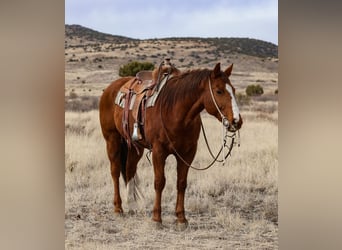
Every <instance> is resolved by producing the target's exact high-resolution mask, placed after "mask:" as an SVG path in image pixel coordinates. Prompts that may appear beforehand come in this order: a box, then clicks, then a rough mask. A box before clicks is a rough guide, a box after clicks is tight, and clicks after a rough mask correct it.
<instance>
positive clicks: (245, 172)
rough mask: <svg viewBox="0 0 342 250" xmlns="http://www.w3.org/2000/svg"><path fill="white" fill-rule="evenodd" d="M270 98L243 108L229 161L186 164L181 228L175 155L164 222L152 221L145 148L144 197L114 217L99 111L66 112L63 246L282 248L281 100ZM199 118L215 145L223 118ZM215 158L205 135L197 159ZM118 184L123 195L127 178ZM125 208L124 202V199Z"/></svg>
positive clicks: (169, 167) (142, 165)
mask: <svg viewBox="0 0 342 250" xmlns="http://www.w3.org/2000/svg"><path fill="white" fill-rule="evenodd" d="M262 105H263V106H262ZM267 105H270V106H272V105H275V104H274V102H273V103H269V104H265V103H264V104H261V106H260V107H259V108H260V110H255V109H253V108H244V109H243V110H242V116H243V117H244V124H243V128H242V129H241V146H240V147H239V148H238V147H235V148H234V149H233V151H232V156H231V157H229V158H228V161H227V162H226V164H225V166H223V165H222V164H221V163H216V164H214V165H213V166H212V167H211V168H210V169H208V170H206V171H196V170H193V169H191V170H190V171H189V176H188V188H187V191H186V198H185V209H186V216H187V217H188V220H189V228H188V229H187V230H186V231H185V232H177V231H176V230H175V228H174V226H173V221H174V219H175V217H174V209H175V202H176V161H175V158H174V157H173V156H170V157H169V158H168V159H167V162H166V186H165V189H164V192H163V198H162V209H163V214H162V216H163V224H164V225H165V228H164V229H163V230H154V228H151V225H150V218H151V210H152V206H153V200H154V188H153V187H154V184H153V178H154V177H153V167H152V166H151V165H150V163H149V162H148V160H147V159H146V157H145V156H144V157H143V158H142V160H141V161H140V163H139V166H138V175H139V177H140V186H141V189H142V190H143V192H144V199H143V200H142V201H140V202H139V208H138V211H137V214H135V215H132V216H128V215H126V216H124V217H123V218H121V217H119V218H118V217H114V215H113V214H112V210H113V204H112V201H113V187H112V186H113V185H112V180H111V176H110V171H109V161H108V159H107V155H106V151H105V148H106V147H105V141H104V139H103V138H102V134H101V130H100V125H99V120H98V111H95V110H94V111H90V112H84V113H77V112H66V113H65V127H66V128H65V229H66V235H65V239H66V243H65V244H66V248H67V249H114V248H115V249H121V248H123V249H127V248H128V249H130V248H138V249H148V248H171V249H173V248H189V249H208V248H213V247H214V248H215V247H216V248H227V247H228V249H274V248H277V246H278V236H277V231H278V226H277V224H278V213H277V193H278V191H277V190H278V188H277V178H278V128H277V120H278V116H277V105H276V108H269V107H268V106H267ZM254 107H255V106H254ZM202 120H203V123H204V126H205V128H206V132H207V135H208V139H209V143H210V145H211V146H212V148H213V151H214V152H217V151H218V149H219V147H220V141H221V140H222V138H221V132H220V131H221V125H220V123H219V122H218V121H217V120H216V119H215V118H213V117H211V116H209V115H207V114H203V115H202ZM145 152H146V151H145ZM210 161H211V158H210V156H209V153H208V152H207V149H206V146H205V142H204V140H203V136H202V135H201V137H200V140H199V147H198V152H197V154H196V157H195V160H194V162H193V165H194V166H196V167H205V166H206V165H207V164H208V163H209V162H210ZM121 180H122V179H121ZM120 188H121V197H122V199H123V201H125V199H126V192H125V186H124V184H123V181H121V185H120ZM123 209H124V210H125V209H127V206H126V203H125V202H124V203H123Z"/></svg>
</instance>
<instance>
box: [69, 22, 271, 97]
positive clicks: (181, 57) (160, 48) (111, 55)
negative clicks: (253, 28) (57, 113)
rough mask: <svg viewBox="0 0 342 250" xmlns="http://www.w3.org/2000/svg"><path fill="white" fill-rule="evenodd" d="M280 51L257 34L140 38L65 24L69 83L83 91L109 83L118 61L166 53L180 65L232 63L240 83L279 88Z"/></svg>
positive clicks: (186, 67) (185, 67)
mask: <svg viewBox="0 0 342 250" xmlns="http://www.w3.org/2000/svg"><path fill="white" fill-rule="evenodd" d="M277 54H278V46H276V45H274V44H272V43H268V42H264V41H260V40H256V39H248V38H193V37H178V38H175V37H173V38H163V39H145V40H139V39H132V38H128V37H124V36H118V35H111V34H104V33H101V32H98V31H95V30H92V29H89V28H86V27H82V26H80V25H65V83H66V84H73V85H74V84H80V87H81V86H82V93H83V92H84V93H86V92H85V91H86V90H85V88H86V86H87V87H88V84H90V85H92V84H96V85H99V84H103V85H106V84H109V83H110V82H111V81H113V80H114V79H116V78H118V77H119V68H120V66H122V65H124V64H126V63H128V62H131V61H140V62H151V63H153V64H154V65H155V66H156V65H159V64H160V62H162V61H163V59H164V58H165V57H170V58H171V61H172V63H173V64H175V66H176V67H177V68H179V69H180V70H189V69H192V68H212V67H214V66H215V64H216V63H218V62H221V64H222V67H227V66H228V65H230V64H231V63H234V71H233V80H234V81H235V82H236V85H237V86H238V88H240V87H241V88H245V87H246V86H247V85H248V84H251V83H255V82H256V81H261V80H262V81H265V83H264V84H263V86H264V87H267V88H268V87H269V86H272V89H275V88H277V87H276V86H274V85H275V83H277V71H278V56H277ZM260 74H267V76H261V75H260ZM90 85H89V86H90ZM75 87H76V86H75V85H74V86H73V87H71V88H75ZM100 89H102V87H101V88H100V87H99V90H100ZM92 93H94V92H92ZM94 94H95V93H94Z"/></svg>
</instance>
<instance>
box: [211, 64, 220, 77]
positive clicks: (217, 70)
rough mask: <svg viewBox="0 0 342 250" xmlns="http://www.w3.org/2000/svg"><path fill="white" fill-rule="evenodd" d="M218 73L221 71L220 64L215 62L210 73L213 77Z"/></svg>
mask: <svg viewBox="0 0 342 250" xmlns="http://www.w3.org/2000/svg"><path fill="white" fill-rule="evenodd" d="M220 73H221V64H220V63H217V64H216V65H215V68H214V70H213V73H212V74H213V77H214V78H215V77H217V76H219V75H220Z"/></svg>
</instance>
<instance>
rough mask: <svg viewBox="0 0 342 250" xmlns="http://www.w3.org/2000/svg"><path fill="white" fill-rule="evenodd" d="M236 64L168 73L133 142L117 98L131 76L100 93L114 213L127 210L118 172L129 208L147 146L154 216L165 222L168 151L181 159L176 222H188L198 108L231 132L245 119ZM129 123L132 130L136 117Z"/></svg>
mask: <svg viewBox="0 0 342 250" xmlns="http://www.w3.org/2000/svg"><path fill="white" fill-rule="evenodd" d="M232 69H233V64H231V65H230V66H229V67H227V69H226V70H224V71H222V70H221V65H220V63H217V64H216V65H215V67H214V69H212V70H210V69H193V70H189V71H186V72H182V73H180V74H178V75H176V76H173V77H171V78H170V79H168V81H167V82H166V84H165V86H164V87H163V88H162V89H161V91H160V94H159V96H158V98H157V100H156V102H155V105H154V106H153V107H149V108H147V109H146V114H145V117H146V118H145V124H144V137H143V138H142V139H141V140H139V141H138V142H135V147H128V145H127V141H126V140H125V139H124V131H123V125H122V116H123V108H121V107H119V106H118V105H116V104H114V100H115V98H116V95H117V93H118V91H119V89H120V88H121V86H123V85H124V84H125V83H126V82H127V81H129V80H130V79H131V78H130V77H123V78H119V79H118V80H116V81H114V82H112V83H111V84H110V85H109V86H108V87H107V88H106V89H105V91H104V92H103V94H102V96H101V99H100V104H99V118H100V124H101V129H102V134H103V136H104V139H105V141H106V147H107V154H108V158H109V161H110V169H111V176H112V179H113V184H114V202H113V203H114V213H115V214H122V213H123V209H122V200H121V197H120V190H119V177H120V173H121V174H122V175H123V179H124V181H125V183H126V186H127V202H128V207H129V210H130V209H131V208H130V206H131V203H132V200H134V198H132V196H134V194H133V193H134V192H133V191H132V190H133V189H135V188H136V187H135V176H136V170H137V164H138V162H139V160H140V159H141V157H142V155H143V151H144V148H147V149H149V150H151V151H152V163H153V169H154V189H155V199H154V205H153V211H152V221H154V222H155V223H156V224H157V225H160V226H162V218H161V198H162V192H163V189H164V187H165V181H166V180H165V174H164V168H165V162H166V158H167V157H168V156H169V155H174V156H175V158H176V162H177V166H176V167H177V200H176V208H175V215H176V222H177V225H180V226H184V228H186V227H187V225H188V221H187V219H186V216H185V209H184V196H185V190H186V187H187V176H188V170H189V167H190V165H191V163H192V161H193V159H194V157H195V154H196V151H197V144H198V139H199V135H200V129H201V118H200V113H201V112H202V111H203V110H205V111H206V112H207V113H208V114H210V115H212V116H214V117H215V118H217V120H218V121H220V122H222V124H223V125H224V126H225V128H226V129H227V131H231V132H234V131H237V130H239V129H240V128H241V126H242V123H243V121H242V117H241V115H240V113H239V109H238V106H237V103H236V99H235V88H234V87H233V85H232V84H231V82H230V80H229V76H230V75H231V72H232ZM130 119H132V117H131V115H130ZM129 129H130V132H131V133H132V131H133V126H132V122H131V123H130V126H129ZM134 197H135V196H134Z"/></svg>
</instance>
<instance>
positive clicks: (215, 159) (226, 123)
mask: <svg viewBox="0 0 342 250" xmlns="http://www.w3.org/2000/svg"><path fill="white" fill-rule="evenodd" d="M209 89H210V93H211V97H212V100H213V102H214V104H215V107H216V109H217V110H218V112H219V114H220V115H221V118H222V127H223V130H222V131H223V132H222V146H221V149H220V150H219V152H218V153H217V155H216V156H215V155H214V154H213V152H212V150H211V148H210V146H209V143H208V138H207V136H206V133H205V129H204V126H203V123H202V119H201V118H200V121H201V129H202V132H203V137H204V140H205V143H206V145H207V148H208V151H209V153H210V155H211V157H212V158H213V161H212V162H211V163H210V164H209V165H208V166H206V167H205V168H197V167H194V166H192V165H191V164H189V163H188V162H187V161H186V160H185V159H184V158H183V157H182V156H181V155H180V154H179V153H178V151H177V150H176V149H175V147H174V146H173V143H172V141H171V139H170V137H169V135H168V133H167V130H166V127H165V124H164V121H163V117H162V107H161V103H160V107H159V111H160V120H161V124H162V127H163V130H164V133H165V135H166V138H167V140H168V141H169V144H170V145H171V148H172V150H173V151H174V153H175V154H176V155H177V157H178V158H179V159H180V160H181V161H182V162H183V163H184V164H185V165H186V166H188V167H190V168H192V169H195V170H207V169H209V168H210V167H211V166H213V164H214V163H215V162H223V165H224V163H225V160H226V159H227V158H228V156H229V155H231V152H232V149H233V146H234V145H235V136H236V133H235V132H234V133H233V134H232V135H228V133H227V131H228V130H227V128H228V126H229V121H228V119H227V118H226V117H225V116H224V115H223V114H222V112H221V110H220V109H219V108H218V105H217V103H216V101H215V98H214V95H213V91H212V88H211V82H210V78H209ZM228 138H231V143H230V145H229V148H228V153H227V154H225V153H224V149H225V148H226V147H227V139H228ZM238 141H240V132H239V130H238ZM238 146H240V142H238ZM222 151H223V154H222V156H223V159H222V160H218V158H219V156H220V154H221V152H222Z"/></svg>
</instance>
